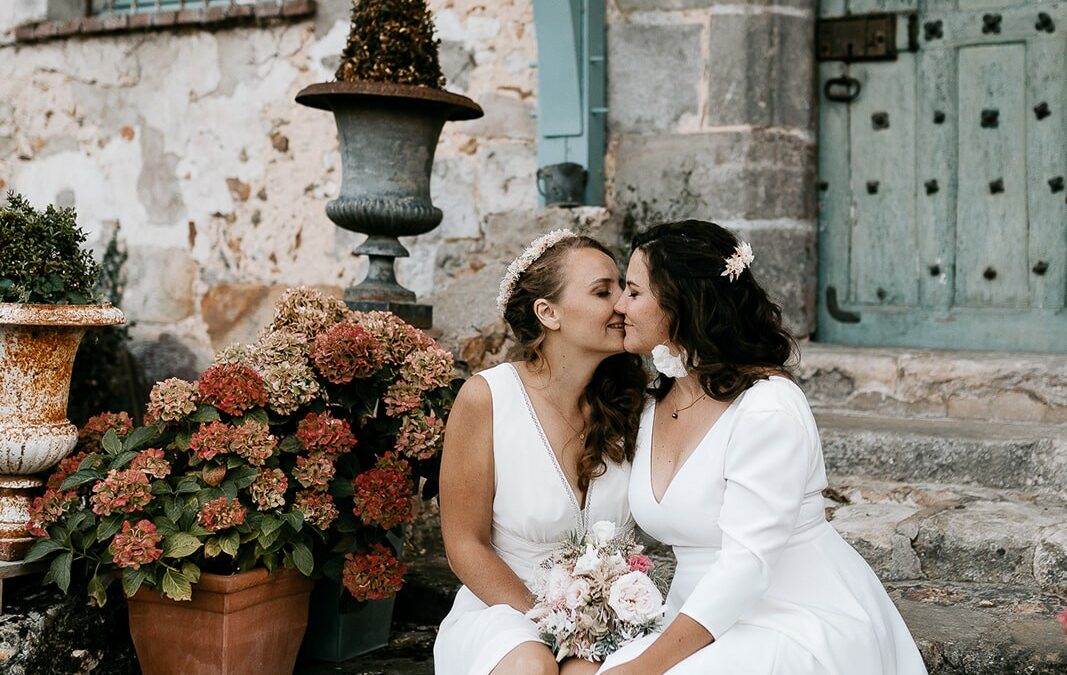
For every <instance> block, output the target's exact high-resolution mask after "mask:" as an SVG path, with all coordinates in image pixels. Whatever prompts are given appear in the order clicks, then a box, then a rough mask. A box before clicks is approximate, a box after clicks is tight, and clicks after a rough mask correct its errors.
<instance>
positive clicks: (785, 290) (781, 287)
mask: <svg viewBox="0 0 1067 675" xmlns="http://www.w3.org/2000/svg"><path fill="white" fill-rule="evenodd" d="M724 224H725V223H724ZM733 229H736V230H737V232H738V234H739V235H740V237H741V238H742V239H744V240H746V241H748V242H749V243H750V244H752V249H753V251H754V253H755V255H756V260H755V262H753V263H752V273H753V275H755V277H756V280H757V281H759V283H760V284H761V285H762V286H763V287H764V288H765V289H767V292H768V293H769V294H770V296H771V299H772V300H774V301H775V302H777V303H778V304H779V305H781V307H782V317H783V320H784V322H785V326H786V328H787V329H789V331H790V332H792V333H793V335H795V336H797V337H807V336H808V335H810V334H811V333H813V332H814V331H815V293H816V288H815V285H816V275H815V263H816V245H815V227H814V225H812V226H810V227H803V226H798V227H758V228H754V229H746V228H745V227H743V226H739V227H736V228H733Z"/></svg>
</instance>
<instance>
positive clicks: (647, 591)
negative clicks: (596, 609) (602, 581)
mask: <svg viewBox="0 0 1067 675" xmlns="http://www.w3.org/2000/svg"><path fill="white" fill-rule="evenodd" d="M608 607H611V608H612V609H613V610H615V614H617V615H618V617H619V619H621V620H622V621H625V622H627V623H636V624H642V623H645V622H647V621H651V620H653V619H656V618H658V617H660V616H662V615H663V596H662V595H660V592H659V589H658V588H656V585H655V584H653V583H652V580H651V579H649V578H648V577H647V576H645V575H644V573H642V572H630V573H629V574H624V575H622V576H621V577H619V578H618V579H616V580H615V583H613V584H612V585H611V591H610V592H609V593H608Z"/></svg>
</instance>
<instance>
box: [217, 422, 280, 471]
mask: <svg viewBox="0 0 1067 675" xmlns="http://www.w3.org/2000/svg"><path fill="white" fill-rule="evenodd" d="M229 435H230V438H229V448H230V452H231V453H233V454H235V455H237V456H238V457H244V458H245V460H246V461H247V462H248V463H249V464H251V465H252V466H263V463H264V462H266V461H267V460H268V459H270V456H271V455H272V454H274V448H275V447H276V446H277V445H278V443H277V440H276V439H275V438H274V436H273V435H272V434H271V433H270V427H269V426H267V425H266V424H263V423H262V422H245V423H244V424H238V425H237V426H235V427H230V430H229Z"/></svg>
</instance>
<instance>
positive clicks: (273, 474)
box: [248, 469, 289, 511]
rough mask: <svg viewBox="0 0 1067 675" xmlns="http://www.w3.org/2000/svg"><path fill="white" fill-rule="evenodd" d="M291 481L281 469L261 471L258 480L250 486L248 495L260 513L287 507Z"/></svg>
mask: <svg viewBox="0 0 1067 675" xmlns="http://www.w3.org/2000/svg"><path fill="white" fill-rule="evenodd" d="M288 487H289V480H288V479H287V478H286V477H285V472H284V471H282V470H281V469H266V470H260V472H259V475H258V476H256V480H255V481H253V483H252V484H251V485H250V486H248V493H249V494H250V495H252V501H254V502H255V503H256V508H257V509H259V510H260V511H269V510H270V509H276V508H279V507H281V506H285V491H286V489H288Z"/></svg>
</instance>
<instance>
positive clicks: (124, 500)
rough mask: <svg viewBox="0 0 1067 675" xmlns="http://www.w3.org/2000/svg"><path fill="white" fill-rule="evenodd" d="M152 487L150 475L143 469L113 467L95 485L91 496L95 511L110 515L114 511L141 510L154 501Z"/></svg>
mask: <svg viewBox="0 0 1067 675" xmlns="http://www.w3.org/2000/svg"><path fill="white" fill-rule="evenodd" d="M150 487H151V486H150V484H149V482H148V476H146V475H145V474H144V472H143V471H138V470H137V469H126V470H125V471H118V470H116V469H112V470H111V471H108V472H107V476H106V477H105V478H104V479H103V480H101V481H98V482H97V483H96V485H94V486H93V496H92V497H91V498H90V501H91V502H92V505H93V513H95V514H96V515H98V516H110V515H111V514H112V513H133V512H134V511H140V510H141V509H143V508H144V507H145V506H146V505H147V504H148V502H150V501H152V492H151V491H150Z"/></svg>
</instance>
